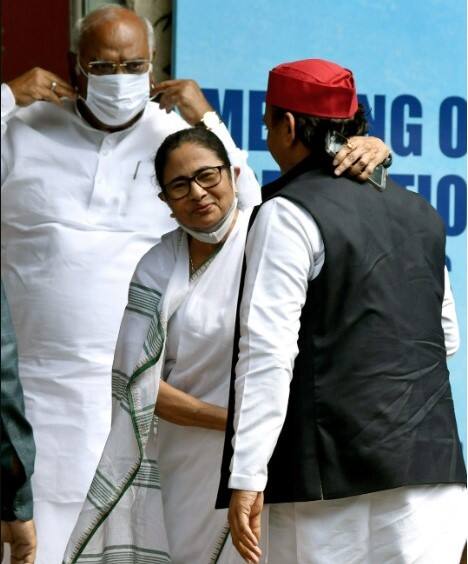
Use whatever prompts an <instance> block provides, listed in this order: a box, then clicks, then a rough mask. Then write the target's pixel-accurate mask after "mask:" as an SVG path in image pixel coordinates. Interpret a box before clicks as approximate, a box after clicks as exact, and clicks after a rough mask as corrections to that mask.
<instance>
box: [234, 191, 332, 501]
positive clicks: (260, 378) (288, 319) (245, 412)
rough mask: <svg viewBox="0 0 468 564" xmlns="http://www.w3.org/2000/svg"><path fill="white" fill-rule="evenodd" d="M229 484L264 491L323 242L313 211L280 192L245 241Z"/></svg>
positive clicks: (282, 418) (236, 487)
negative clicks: (304, 311)
mask: <svg viewBox="0 0 468 564" xmlns="http://www.w3.org/2000/svg"><path fill="white" fill-rule="evenodd" d="M246 256H247V272H246V278H245V286H244V294H243V298H242V304H241V312H240V324H241V338H240V342H239V361H238V364H237V367H236V383H235V391H236V406H235V415H234V428H235V436H234V439H233V446H234V456H233V459H232V461H231V478H230V482H229V486H230V487H231V488H233V489H245V490H253V491H262V490H263V489H264V488H265V486H266V482H267V464H268V461H269V459H270V457H271V455H272V453H273V449H274V447H275V444H276V442H277V440H278V436H279V434H280V431H281V428H282V426H283V423H284V419H285V417H286V410H287V405H288V398H289V384H290V381H291V378H292V371H293V366H294V360H295V358H296V356H297V353H298V347H297V339H298V333H299V325H300V315H301V310H302V307H303V305H304V303H305V299H306V293H307V286H308V281H309V280H310V279H312V278H315V276H317V275H318V273H319V272H320V269H321V267H322V265H323V261H324V247H323V241H322V238H321V235H320V232H319V230H318V228H317V225H316V223H315V221H314V220H313V218H312V217H311V216H310V214H308V213H307V212H305V211H304V210H302V209H301V208H299V207H297V206H295V205H294V204H292V203H291V202H289V201H287V200H285V199H284V198H274V199H273V200H271V201H270V202H268V203H266V204H264V205H263V207H262V208H261V210H260V212H259V214H258V216H257V218H256V221H255V223H254V225H253V227H252V230H251V233H250V235H249V238H248V242H247V247H246Z"/></svg>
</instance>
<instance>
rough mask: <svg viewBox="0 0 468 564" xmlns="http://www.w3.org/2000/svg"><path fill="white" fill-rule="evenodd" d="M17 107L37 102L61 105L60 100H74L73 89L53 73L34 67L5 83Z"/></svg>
mask: <svg viewBox="0 0 468 564" xmlns="http://www.w3.org/2000/svg"><path fill="white" fill-rule="evenodd" d="M7 84H8V86H9V87H10V88H11V91H12V92H13V96H14V97H15V101H16V104H17V105H18V106H29V105H30V104H32V103H33V102H37V101H39V100H42V101H46V102H52V103H53V104H57V105H59V106H60V105H61V104H62V101H61V98H71V99H75V98H76V94H75V91H74V90H73V88H72V87H71V86H70V84H68V83H67V82H65V81H64V80H62V79H61V78H60V77H59V76H57V75H56V74H54V73H53V72H50V71H47V70H44V69H41V68H39V67H35V68H33V69H31V70H29V71H27V72H25V73H24V74H22V75H21V76H19V77H17V78H15V79H13V80H11V81H10V82H8V83H7Z"/></svg>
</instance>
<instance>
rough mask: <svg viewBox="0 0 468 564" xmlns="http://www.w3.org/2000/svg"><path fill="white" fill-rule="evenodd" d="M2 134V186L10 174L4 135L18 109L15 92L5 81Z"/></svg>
mask: <svg viewBox="0 0 468 564" xmlns="http://www.w3.org/2000/svg"><path fill="white" fill-rule="evenodd" d="M1 104H2V106H1V119H2V122H1V127H2V130H1V134H2V151H1V153H2V180H1V181H2V186H3V182H4V180H5V178H6V176H7V174H8V160H9V159H8V154H9V151H8V149H7V147H6V144H5V140H4V138H3V137H4V135H5V133H6V130H7V122H8V119H9V118H10V117H11V116H12V115H13V114H14V113H15V111H16V110H17V109H18V106H17V105H16V100H15V97H14V95H13V92H12V91H11V88H10V87H9V86H8V84H6V83H4V84H2V87H1Z"/></svg>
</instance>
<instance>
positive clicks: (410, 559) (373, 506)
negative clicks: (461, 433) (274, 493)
mask: <svg viewBox="0 0 468 564" xmlns="http://www.w3.org/2000/svg"><path fill="white" fill-rule="evenodd" d="M268 509H269V518H268V520H267V522H268V525H267V526H266V528H267V529H268V530H264V531H263V532H262V536H264V539H263V542H264V543H265V545H266V546H265V559H264V561H263V562H264V564H459V562H460V558H461V554H462V551H463V547H464V544H465V542H466V533H467V523H468V519H467V496H466V490H465V488H464V487H462V486H458V485H438V486H416V487H404V488H397V489H394V490H387V491H384V492H377V493H372V494H366V495H361V496H355V497H350V498H345V499H339V500H326V501H316V502H308V503H287V504H274V505H270V506H269V508H268Z"/></svg>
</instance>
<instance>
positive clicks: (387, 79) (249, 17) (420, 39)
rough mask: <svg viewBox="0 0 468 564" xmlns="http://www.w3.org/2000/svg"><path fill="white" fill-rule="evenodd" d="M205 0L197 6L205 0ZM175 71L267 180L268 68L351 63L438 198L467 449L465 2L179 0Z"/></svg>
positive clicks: (395, 170) (420, 187)
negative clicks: (200, 93) (311, 61)
mask: <svg viewBox="0 0 468 564" xmlns="http://www.w3.org/2000/svg"><path fill="white" fill-rule="evenodd" d="M201 4H202V6H201ZM174 42H175V50H174V60H173V67H174V74H175V76H176V77H187V76H190V77H192V78H194V79H196V80H197V81H198V82H199V83H200V84H201V85H202V86H203V87H204V91H205V94H206V95H207V97H208V98H209V100H210V101H211V103H212V104H213V106H214V107H215V109H217V110H218V111H219V112H220V114H221V115H222V116H223V118H224V120H225V121H226V122H227V123H228V125H229V128H230V130H231V133H232V135H233V137H234V139H235V141H236V142H237V143H238V144H239V145H241V146H242V147H243V148H244V149H246V150H248V151H249V154H250V163H251V165H253V167H254V169H255V170H256V173H257V175H258V177H259V179H260V180H261V181H262V182H263V183H265V182H268V181H270V180H272V179H273V178H274V177H275V176H276V175H277V174H278V170H277V166H276V165H275V163H274V162H273V160H272V159H271V157H270V155H269V153H268V151H267V147H266V144H265V137H266V132H265V128H264V126H263V124H262V114H263V111H264V95H265V88H266V81H267V74H268V71H269V69H271V68H272V67H273V66H275V65H276V64H278V63H279V62H284V61H287V60H297V59H301V58H309V57H316V58H324V59H330V60H333V61H336V62H338V63H340V64H341V65H343V66H346V67H348V68H351V69H352V70H353V71H354V73H355V75H356V80H357V86H358V91H359V93H360V99H361V101H362V102H363V103H364V104H365V105H366V106H367V107H368V108H369V110H370V112H371V115H370V117H371V131H372V133H373V134H375V135H377V136H379V137H382V138H383V139H384V140H385V141H386V143H387V144H388V145H389V146H390V147H391V149H392V152H393V157H394V161H393V162H394V164H393V166H392V169H391V173H392V175H393V177H394V178H395V179H396V180H397V182H399V183H400V184H402V185H404V186H406V187H407V188H408V189H410V190H414V191H417V192H419V193H420V194H421V195H422V196H424V197H425V198H427V199H428V200H429V201H430V202H431V203H432V205H433V206H434V207H436V208H437V210H438V211H439V213H440V214H441V216H442V217H443V219H444V221H445V224H446V229H447V235H448V237H447V265H448V268H449V270H450V274H451V281H452V287H453V290H454V294H455V299H456V302H457V312H458V316H459V321H460V328H461V337H462V346H461V348H460V351H459V352H458V353H457V354H456V355H455V357H454V358H453V359H452V360H450V363H449V368H450V371H451V381H452V387H453V391H454V398H455V408H456V414H457V419H458V423H459V427H460V434H461V437H462V441H463V443H464V452H465V456H466V373H467V371H466V313H465V312H466V262H465V257H466V204H467V195H466V48H465V45H466V5H465V2H464V0H447V2H445V3H444V4H443V6H442V4H441V3H440V1H439V0H414V1H413V2H407V1H406V0H394V1H393V2H391V3H389V2H369V1H368V0H355V1H354V2H346V0H336V1H335V2H333V3H326V2H318V1H317V2H311V1H310V0H295V1H294V2H290V3H288V4H286V3H284V2H282V1H281V0H257V1H256V2H251V1H250V0H228V1H225V2H221V3H220V2H218V1H217V0H204V1H203V2H202V3H200V2H192V1H191V0H178V1H177V3H176V10H175V16H174Z"/></svg>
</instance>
